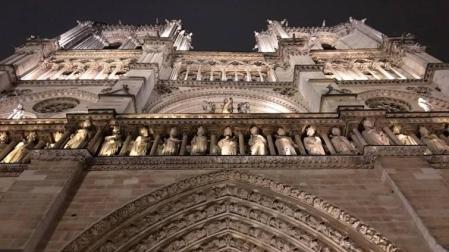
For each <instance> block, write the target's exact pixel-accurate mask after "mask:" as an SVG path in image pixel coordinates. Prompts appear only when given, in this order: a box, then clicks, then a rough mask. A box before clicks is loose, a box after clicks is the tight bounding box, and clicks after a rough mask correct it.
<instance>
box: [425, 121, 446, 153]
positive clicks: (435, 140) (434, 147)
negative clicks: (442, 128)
mask: <svg viewBox="0 0 449 252" xmlns="http://www.w3.org/2000/svg"><path fill="white" fill-rule="evenodd" d="M419 134H420V135H421V141H422V142H423V143H425V144H426V145H427V147H428V148H429V149H430V151H431V152H432V153H434V154H449V145H447V143H446V142H445V141H444V140H443V139H441V138H439V137H438V136H437V135H435V134H433V133H431V132H430V131H429V130H428V129H427V128H426V127H423V126H421V127H419Z"/></svg>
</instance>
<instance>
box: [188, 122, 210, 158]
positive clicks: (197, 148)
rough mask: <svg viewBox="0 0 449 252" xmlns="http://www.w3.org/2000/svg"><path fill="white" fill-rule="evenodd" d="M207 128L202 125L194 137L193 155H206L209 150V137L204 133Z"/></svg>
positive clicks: (192, 143)
mask: <svg viewBox="0 0 449 252" xmlns="http://www.w3.org/2000/svg"><path fill="white" fill-rule="evenodd" d="M204 134H205V130H204V127H203V126H200V127H199V128H198V130H197V132H196V136H194V137H193V139H192V142H191V146H192V150H191V151H190V154H192V155H204V154H206V151H207V137H206V136H205V135H204Z"/></svg>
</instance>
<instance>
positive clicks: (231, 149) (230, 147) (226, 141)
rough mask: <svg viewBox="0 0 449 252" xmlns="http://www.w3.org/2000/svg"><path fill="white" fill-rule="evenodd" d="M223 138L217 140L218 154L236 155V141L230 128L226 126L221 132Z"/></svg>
mask: <svg viewBox="0 0 449 252" xmlns="http://www.w3.org/2000/svg"><path fill="white" fill-rule="evenodd" d="M223 135H224V138H223V139H221V140H220V141H218V144H217V145H218V148H219V149H220V154H221V155H223V156H225V155H237V141H236V140H235V137H234V136H233V135H232V129H231V128H230V127H226V128H225V129H224V132H223Z"/></svg>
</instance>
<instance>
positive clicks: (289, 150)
mask: <svg viewBox="0 0 449 252" xmlns="http://www.w3.org/2000/svg"><path fill="white" fill-rule="evenodd" d="M80 126H81V127H80V128H78V129H77V130H76V131H75V132H73V133H72V134H70V136H69V137H68V139H65V141H64V139H62V135H63V134H62V133H61V132H54V133H53V141H52V143H42V141H41V140H39V141H38V142H39V143H36V142H37V139H38V137H37V134H36V132H27V133H26V134H25V136H24V138H23V140H21V141H19V142H17V143H15V142H14V146H9V149H8V148H6V147H7V144H6V143H7V142H8V134H7V132H0V150H1V152H2V153H3V154H2V155H3V156H2V160H1V162H2V163H17V162H21V161H23V160H24V159H25V157H26V156H27V154H28V153H29V152H30V151H31V150H33V149H39V148H47V149H53V148H63V149H80V148H86V146H87V143H88V142H89V140H91V139H92V136H93V135H94V134H93V133H94V132H93V131H94V130H93V126H92V123H91V121H90V120H86V121H83V122H82V123H81V124H80ZM111 128H112V130H111V134H110V135H107V136H105V137H103V138H102V139H100V141H102V142H101V144H100V145H99V150H98V155H99V156H116V155H121V156H123V155H126V156H146V155H163V156H172V155H187V154H190V155H226V156H229V155H328V154H342V155H357V154H361V153H362V151H363V146H365V145H426V146H427V147H428V149H429V150H430V151H431V152H432V153H433V154H449V138H447V137H445V135H444V134H442V135H440V136H438V135H437V134H435V133H432V132H431V131H430V130H429V129H428V128H426V127H425V126H420V127H419V129H418V135H419V136H420V137H417V136H416V135H414V134H413V133H409V134H406V133H404V132H402V128H401V127H400V126H399V125H394V126H392V127H391V128H387V127H384V128H381V127H377V126H375V120H373V118H365V119H364V120H363V122H362V127H361V128H362V130H361V132H360V131H359V130H358V129H357V128H354V129H353V133H354V134H348V136H345V135H343V134H342V130H341V128H339V127H331V128H330V130H329V131H328V133H326V134H322V133H321V134H318V131H317V127H316V126H314V125H309V126H307V127H305V128H304V130H303V132H304V133H303V134H301V135H299V134H295V135H294V136H293V138H292V136H290V135H289V134H287V131H286V130H285V129H284V128H282V127H278V128H277V130H276V133H275V134H274V140H273V138H272V136H271V135H263V134H262V133H261V130H260V128H259V127H257V126H252V127H251V128H250V129H249V136H247V137H246V138H247V141H245V140H244V139H245V136H244V135H243V134H242V133H241V132H239V133H238V134H235V133H234V132H233V130H232V128H231V127H229V126H228V127H225V128H224V130H223V133H222V137H221V138H220V139H219V140H218V141H217V142H215V137H214V140H213V139H212V137H208V136H207V134H206V128H204V127H203V126H200V127H198V128H197V131H196V134H195V135H194V136H193V137H192V138H191V140H190V141H188V136H187V135H186V134H183V138H182V139H181V138H179V133H178V129H177V128H176V127H172V128H171V129H170V131H169V134H168V136H167V137H164V138H160V136H159V135H158V136H157V137H153V139H152V138H151V137H150V135H152V134H150V133H152V131H151V129H149V128H147V127H144V126H142V127H140V128H139V130H138V136H137V137H135V138H133V139H128V138H129V137H128V138H127V139H128V140H125V141H124V140H123V137H122V135H121V133H120V128H119V127H118V126H117V125H113V126H111ZM446 131H448V133H449V130H448V129H447V128H446ZM154 135H155V134H153V136H154ZM60 141H64V143H62V144H61V143H60V144H59V145H57V143H59V142H60ZM182 146H184V147H182ZM183 148H184V151H182V153H180V152H181V149H183ZM150 149H151V151H152V152H153V153H151V154H150ZM153 149H154V150H153ZM246 149H248V150H246ZM5 151H7V152H8V153H7V154H5V153H4V152H5Z"/></svg>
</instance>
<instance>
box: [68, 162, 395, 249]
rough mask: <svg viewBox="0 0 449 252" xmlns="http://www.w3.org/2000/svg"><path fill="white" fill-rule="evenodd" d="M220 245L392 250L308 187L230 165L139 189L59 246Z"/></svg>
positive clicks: (377, 235) (147, 246) (261, 247)
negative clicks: (134, 196)
mask: <svg viewBox="0 0 449 252" xmlns="http://www.w3.org/2000/svg"><path fill="white" fill-rule="evenodd" d="M226 247H228V248H234V250H235V251H266V250H268V251H317V252H318V251H376V252H381V251H384V252H397V251H399V249H398V248H397V247H396V246H395V245H393V244H392V243H391V242H390V241H389V240H388V239H387V238H385V237H384V236H383V235H382V234H380V233H378V232H377V231H375V230H374V229H373V228H371V227H369V226H368V225H366V224H364V223H362V222H361V221H360V220H358V219H356V218H355V217H353V216H351V215H350V214H348V213H347V212H345V211H344V210H342V209H340V208H338V207H336V206H334V205H332V204H330V203H328V202H326V201H324V200H322V199H320V198H318V197H316V196H315V195H312V194H310V193H307V192H304V191H302V190H300V189H296V188H293V187H291V186H288V185H284V184H281V183H277V182H275V181H273V180H271V179H267V178H264V177H260V176H257V175H252V174H248V173H242V172H239V171H233V170H223V171H218V172H213V173H209V174H205V175H199V176H196V177H192V178H188V179H185V180H183V181H180V182H178V183H176V184H172V185H169V186H167V187H164V188H162V189H159V190H156V191H154V192H152V193H149V194H147V195H145V196H143V197H140V198H138V199H136V200H134V201H132V202H130V203H128V204H126V205H125V206H123V207H121V208H119V209H117V210H115V211H114V212H112V213H111V214H109V215H108V216H106V217H104V218H103V219H102V220H100V221H98V222H97V223H96V224H94V225H92V226H91V227H90V228H88V229H87V230H86V231H84V232H83V233H81V234H80V235H79V236H78V237H76V238H75V239H74V240H73V241H71V242H70V243H69V244H67V246H66V247H65V248H64V249H63V250H62V251H64V252H75V251H134V252H137V251H222V250H221V248H226ZM249 249H252V250H249ZM234 250H233V251H234Z"/></svg>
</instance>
